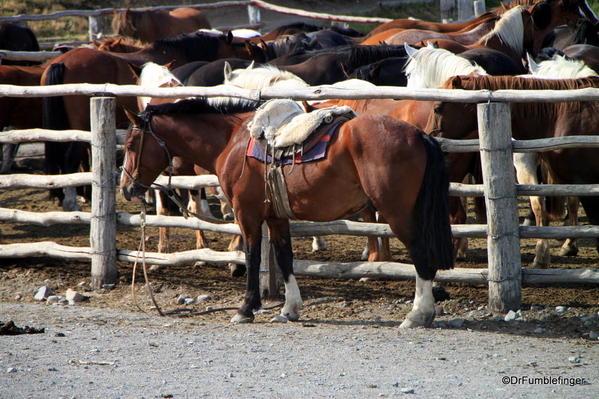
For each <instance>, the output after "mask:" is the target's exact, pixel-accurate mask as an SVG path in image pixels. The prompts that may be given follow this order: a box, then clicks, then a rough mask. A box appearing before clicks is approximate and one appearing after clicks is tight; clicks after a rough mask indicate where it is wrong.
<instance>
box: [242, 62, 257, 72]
mask: <svg viewBox="0 0 599 399" xmlns="http://www.w3.org/2000/svg"><path fill="white" fill-rule="evenodd" d="M255 64H256V61H253V60H252V62H250V65H248V67H247V68H245V69H247V70H248V71H251V70H252V69H254V66H255Z"/></svg>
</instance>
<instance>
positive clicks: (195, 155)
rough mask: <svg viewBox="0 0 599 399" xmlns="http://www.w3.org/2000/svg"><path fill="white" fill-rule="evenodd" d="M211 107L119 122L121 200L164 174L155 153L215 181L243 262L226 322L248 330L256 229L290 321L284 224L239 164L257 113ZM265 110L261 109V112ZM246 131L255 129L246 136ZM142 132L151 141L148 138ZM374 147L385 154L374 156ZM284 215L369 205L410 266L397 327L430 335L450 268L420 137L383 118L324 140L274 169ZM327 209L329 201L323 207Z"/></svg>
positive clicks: (248, 107) (439, 165) (434, 163)
mask: <svg viewBox="0 0 599 399" xmlns="http://www.w3.org/2000/svg"><path fill="white" fill-rule="evenodd" d="M234 104H235V105H233V106H228V105H227V104H223V105H221V106H219V107H215V106H212V105H209V104H208V102H207V101H206V100H205V99H196V100H184V101H180V102H178V103H174V104H162V105H158V106H155V107H154V106H150V107H148V108H147V109H146V111H145V112H144V113H142V114H141V115H139V116H137V115H133V114H128V116H129V117H130V118H131V122H132V127H131V128H130V129H129V131H128V133H127V138H126V145H125V148H126V154H125V161H124V164H123V168H124V171H126V173H123V174H122V176H121V188H122V192H123V195H124V197H125V198H126V199H128V200H132V199H135V198H139V196H140V195H143V192H144V191H145V189H144V186H146V185H149V184H151V182H152V181H154V179H155V178H156V176H157V175H158V174H159V173H160V172H161V171H162V170H164V168H165V167H166V166H167V164H168V159H167V158H168V156H167V154H166V152H165V150H164V149H162V148H161V147H160V145H158V140H157V139H160V140H161V141H163V142H164V143H165V145H166V148H168V150H169V152H170V153H171V154H174V155H180V156H183V157H187V158H189V159H193V160H194V162H196V163H197V164H198V165H201V166H202V167H204V168H205V169H207V170H208V171H210V172H212V173H215V174H216V175H217V176H218V178H219V181H220V183H221V186H222V188H223V191H224V192H225V195H226V196H227V198H229V200H230V201H231V203H232V205H233V209H234V211H235V216H236V219H237V222H238V224H239V227H240V229H241V232H242V235H243V238H244V243H245V244H244V246H245V248H244V249H245V255H246V267H247V285H246V293H245V297H244V301H243V304H242V305H241V307H240V308H239V310H238V311H237V314H236V315H235V316H234V317H233V319H232V322H240V323H242V322H251V321H253V319H254V313H253V312H254V311H255V310H257V309H259V308H260V307H261V300H260V292H259V278H258V277H259V276H258V272H259V265H260V245H261V239H262V232H261V225H262V223H263V222H266V223H267V225H268V228H269V232H270V238H271V242H272V244H273V247H274V252H275V257H276V260H277V263H278V265H279V267H280V269H281V272H282V275H283V280H284V283H285V305H284V307H283V309H282V311H281V314H282V315H283V316H285V317H286V318H288V319H289V320H298V319H299V309H300V307H301V304H302V300H301V295H300V292H299V288H298V285H297V282H296V279H295V276H294V274H293V251H292V247H291V237H290V233H289V218H288V217H286V216H281V214H280V213H277V212H276V211H275V206H274V204H273V201H274V200H275V199H274V198H273V197H272V195H271V194H270V192H269V191H267V190H266V187H265V185H266V183H267V182H266V181H265V176H264V173H265V171H266V168H267V167H268V166H267V165H265V164H263V163H261V162H260V161H258V160H256V159H254V158H251V157H247V158H246V157H245V152H246V149H247V146H248V140H249V135H248V133H247V129H246V128H247V123H249V121H250V119H251V118H252V117H253V116H254V112H255V111H256V109H257V104H256V103H255V102H252V103H248V102H246V103H241V104H240V103H239V102H236V103H234ZM267 104H268V103H267ZM254 127H255V126H254ZM150 132H151V133H150ZM382 147H384V148H385V149H386V151H383V152H381V151H380V148H382ZM281 173H282V174H283V175H284V178H285V180H286V186H287V189H286V191H287V198H288V204H289V210H290V211H291V212H293V214H294V215H295V216H296V217H297V218H300V219H304V220H313V221H327V220H335V219H339V218H343V217H346V216H348V215H351V214H353V213H355V212H357V211H359V210H360V209H363V208H364V207H366V206H368V205H369V204H373V205H374V206H375V207H376V208H377V209H378V210H379V212H381V214H382V215H383V216H384V217H385V220H386V221H387V222H388V223H389V225H390V226H391V229H392V231H393V232H394V233H395V234H396V235H397V236H398V238H399V239H400V240H401V241H402V242H403V243H404V244H405V245H406V246H407V248H408V249H409V252H410V255H411V257H412V259H413V261H414V264H415V267H416V271H417V277H416V299H415V301H414V307H413V309H412V311H411V312H410V313H409V314H408V315H407V317H406V319H405V320H404V322H403V323H402V325H401V327H404V328H406V327H417V326H430V325H431V323H432V321H433V319H434V315H435V309H434V302H433V296H432V279H433V278H434V276H435V274H436V271H437V270H438V269H448V268H451V267H452V266H453V249H452V242H451V229H450V225H449V219H448V213H447V212H448V210H447V194H448V186H449V183H448V180H447V176H446V171H445V166H444V162H443V153H442V151H441V149H440V147H439V146H438V144H437V143H436V142H435V141H434V140H432V139H430V138H429V137H428V136H426V135H425V134H424V133H423V132H422V131H421V130H419V129H417V128H415V127H413V126H411V125H409V124H407V123H405V122H401V121H396V120H394V119H391V118H387V117H384V116H374V115H364V116H357V117H355V118H353V119H351V120H349V121H348V122H345V123H343V124H342V125H341V126H340V127H339V129H338V130H337V131H336V132H335V133H334V135H333V136H332V137H331V142H330V146H329V148H328V154H327V156H326V158H324V159H321V160H318V161H314V162H307V163H301V164H295V165H294V166H293V169H292V168H290V167H287V168H285V167H283V170H282V172H281ZM331 199H334V200H333V201H331Z"/></svg>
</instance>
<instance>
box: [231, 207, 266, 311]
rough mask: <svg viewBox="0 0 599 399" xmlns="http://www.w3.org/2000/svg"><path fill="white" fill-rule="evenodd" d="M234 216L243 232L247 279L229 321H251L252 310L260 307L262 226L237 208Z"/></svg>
mask: <svg viewBox="0 0 599 399" xmlns="http://www.w3.org/2000/svg"><path fill="white" fill-rule="evenodd" d="M236 216H237V218H238V221H239V227H240V228H241V231H242V233H243V241H244V251H245V267H246V269H247V276H246V278H247V280H246V290H245V296H244V299H243V304H242V305H241V306H240V307H239V310H237V314H236V315H235V316H233V318H232V319H231V323H251V322H252V321H254V310H258V309H260V307H262V301H261V299H260V252H261V251H260V245H261V243H262V228H261V221H257V220H256V219H255V218H251V215H249V216H250V217H249V218H248V217H247V216H246V215H245V214H244V213H242V212H240V211H239V210H237V211H236ZM246 219H247V220H246Z"/></svg>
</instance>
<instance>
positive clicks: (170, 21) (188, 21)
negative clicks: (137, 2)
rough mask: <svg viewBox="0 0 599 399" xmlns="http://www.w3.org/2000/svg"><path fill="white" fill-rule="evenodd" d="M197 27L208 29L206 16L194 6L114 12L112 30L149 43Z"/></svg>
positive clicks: (189, 31) (191, 30)
mask: <svg viewBox="0 0 599 399" xmlns="http://www.w3.org/2000/svg"><path fill="white" fill-rule="evenodd" d="M198 29H210V23H209V22H208V19H206V16H205V15H204V14H203V13H202V12H201V11H200V10H196V9H194V8H175V9H174V10H170V11H169V10H129V9H127V10H125V11H124V12H115V13H114V16H113V18H112V30H113V31H114V33H115V34H118V35H122V36H128V37H132V38H134V39H138V40H141V41H142V42H146V43H150V42H154V41H156V40H161V39H168V38H172V37H175V36H178V35H180V34H182V33H191V32H194V31H196V30H198Z"/></svg>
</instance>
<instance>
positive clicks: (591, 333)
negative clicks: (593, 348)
mask: <svg viewBox="0 0 599 399" xmlns="http://www.w3.org/2000/svg"><path fill="white" fill-rule="evenodd" d="M589 338H590V339H597V338H599V334H597V333H596V332H595V331H591V332H590V333H589Z"/></svg>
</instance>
